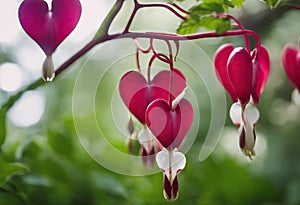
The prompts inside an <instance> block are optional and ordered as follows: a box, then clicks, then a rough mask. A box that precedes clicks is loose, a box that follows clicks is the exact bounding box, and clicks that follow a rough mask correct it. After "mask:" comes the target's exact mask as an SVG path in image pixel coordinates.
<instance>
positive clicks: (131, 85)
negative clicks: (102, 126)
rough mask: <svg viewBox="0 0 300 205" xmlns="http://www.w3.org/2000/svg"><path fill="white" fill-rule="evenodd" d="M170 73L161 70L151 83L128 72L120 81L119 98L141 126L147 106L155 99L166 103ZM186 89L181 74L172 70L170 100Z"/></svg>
mask: <svg viewBox="0 0 300 205" xmlns="http://www.w3.org/2000/svg"><path fill="white" fill-rule="evenodd" d="M170 75H171V71H169V70H163V71H160V72H159V73H157V74H156V75H155V76H154V78H153V79H152V80H151V82H147V80H146V79H145V77H144V76H143V75H142V74H141V73H139V72H137V71H129V72H127V73H126V74H125V75H123V77H122V78H121V80H120V84H119V91H120V94H121V97H122V99H123V101H124V103H125V105H126V106H127V107H128V109H129V110H130V112H131V113H132V114H133V115H134V116H135V117H136V118H137V119H138V120H139V121H140V122H141V123H143V124H145V112H146V109H147V106H148V105H149V104H150V103H151V102H152V101H154V100H156V99H164V100H166V101H168V99H169V97H170V92H169V90H170ZM185 87H186V82H185V78H184V76H183V74H182V73H181V72H180V71H179V70H177V69H174V71H173V86H172V92H171V94H172V98H173V99H174V98H175V97H177V96H178V95H179V94H180V93H181V92H182V91H183V90H184V88H185Z"/></svg>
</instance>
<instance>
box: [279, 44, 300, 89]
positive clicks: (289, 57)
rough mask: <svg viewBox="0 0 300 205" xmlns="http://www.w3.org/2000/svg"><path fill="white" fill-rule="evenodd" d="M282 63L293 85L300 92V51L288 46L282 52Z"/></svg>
mask: <svg viewBox="0 0 300 205" xmlns="http://www.w3.org/2000/svg"><path fill="white" fill-rule="evenodd" d="M282 63H283V67H284V69H285V72H286V74H287V76H288V78H289V79H290V81H291V83H292V84H293V85H294V87H295V88H296V89H298V91H300V50H298V49H297V48H294V47H292V46H290V45H286V46H285V47H284V49H283V52H282Z"/></svg>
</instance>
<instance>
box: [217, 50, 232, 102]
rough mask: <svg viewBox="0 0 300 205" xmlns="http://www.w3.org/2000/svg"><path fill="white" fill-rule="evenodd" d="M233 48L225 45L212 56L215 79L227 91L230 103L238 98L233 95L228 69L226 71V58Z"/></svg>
mask: <svg viewBox="0 0 300 205" xmlns="http://www.w3.org/2000/svg"><path fill="white" fill-rule="evenodd" d="M233 49H234V47H233V45H231V44H225V45H223V46H221V47H220V48H219V49H218V50H217V51H216V54H215V56H214V64H215V71H216V73H217V77H218V79H219V81H220V82H221V83H222V85H223V86H224V88H225V89H226V90H227V92H228V94H229V95H230V97H231V99H232V101H234V102H236V101H237V100H238V97H237V95H236V93H235V89H234V87H233V86H232V83H231V81H230V79H229V76H228V69H227V62H228V58H229V56H230V54H231V52H232V51H233Z"/></svg>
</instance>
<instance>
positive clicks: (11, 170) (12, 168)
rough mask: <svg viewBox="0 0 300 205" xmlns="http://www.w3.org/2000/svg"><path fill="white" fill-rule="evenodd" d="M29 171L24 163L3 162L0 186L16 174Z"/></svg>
mask: <svg viewBox="0 0 300 205" xmlns="http://www.w3.org/2000/svg"><path fill="white" fill-rule="evenodd" d="M27 171H28V169H27V167H26V166H25V165H24V164H22V163H17V162H13V163H3V162H2V163H1V172H0V187H1V186H3V185H4V184H5V183H6V182H7V181H9V180H10V179H11V178H12V177H13V176H15V175H21V174H24V173H26V172H27Z"/></svg>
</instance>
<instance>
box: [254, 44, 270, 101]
mask: <svg viewBox="0 0 300 205" xmlns="http://www.w3.org/2000/svg"><path fill="white" fill-rule="evenodd" d="M269 72H270V58H269V54H268V51H267V49H266V48H265V47H261V48H260V49H259V51H258V53H257V55H256V58H255V59H254V62H253V81H252V83H253V84H252V98H253V101H254V103H255V104H257V103H258V102H259V98H260V95H261V93H262V92H263V89H264V86H265V84H266V82H267V79H268V76H269Z"/></svg>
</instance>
